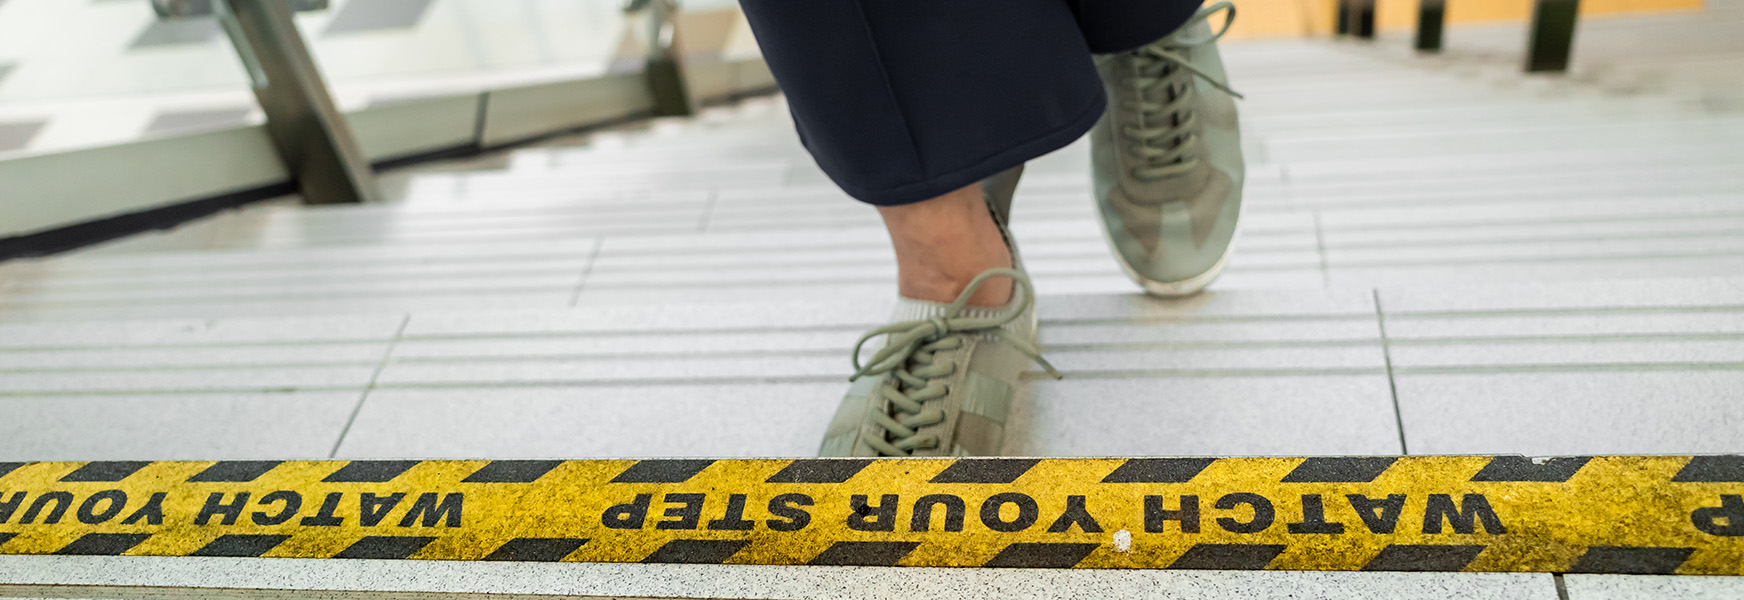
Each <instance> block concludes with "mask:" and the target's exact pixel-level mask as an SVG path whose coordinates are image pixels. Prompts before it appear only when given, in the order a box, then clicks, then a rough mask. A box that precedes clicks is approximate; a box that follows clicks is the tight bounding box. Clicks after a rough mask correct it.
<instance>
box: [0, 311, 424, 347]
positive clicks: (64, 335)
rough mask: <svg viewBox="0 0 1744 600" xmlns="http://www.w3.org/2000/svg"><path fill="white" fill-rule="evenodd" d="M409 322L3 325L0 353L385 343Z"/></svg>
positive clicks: (395, 317)
mask: <svg viewBox="0 0 1744 600" xmlns="http://www.w3.org/2000/svg"><path fill="white" fill-rule="evenodd" d="M403 320H404V317H401V316H399V315H393V316H362V317H314V318H286V317H275V318H254V319H223V320H211V319H178V320H163V321H123V322H108V323H103V322H93V323H17V324H3V325H0V349H30V348H35V349H44V348H73V347H94V348H109V349H113V348H117V347H123V346H175V345H198V344H241V343H263V342H292V343H307V342H343V341H362V340H381V341H386V340H388V339H391V338H393V336H394V332H395V331H397V330H398V329H399V327H400V323H401V322H402V321H403Z"/></svg>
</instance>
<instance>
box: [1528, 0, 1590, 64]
mask: <svg viewBox="0 0 1744 600" xmlns="http://www.w3.org/2000/svg"><path fill="white" fill-rule="evenodd" d="M1579 14H1580V0H1537V2H1535V3H1534V4H1533V8H1532V39H1531V41H1530V42H1529V43H1528V44H1527V50H1526V52H1527V54H1526V72H1528V73H1542V72H1562V71H1567V70H1568V59H1569V55H1570V54H1572V52H1573V50H1574V28H1575V24H1576V22H1577V21H1578V19H1579Z"/></svg>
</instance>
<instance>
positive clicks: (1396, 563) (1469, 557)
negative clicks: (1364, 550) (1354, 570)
mask: <svg viewBox="0 0 1744 600" xmlns="http://www.w3.org/2000/svg"><path fill="white" fill-rule="evenodd" d="M1483 551H1484V547H1483V546H1435V545H1415V544H1393V545H1391V546H1387V547H1385V548H1382V549H1381V553H1380V554H1376V555H1375V557H1374V558H1373V559H1370V560H1369V563H1368V564H1366V565H1363V568H1362V570H1364V571H1463V570H1465V566H1466V565H1469V564H1471V561H1473V560H1476V559H1477V557H1478V553H1479V552H1483Z"/></svg>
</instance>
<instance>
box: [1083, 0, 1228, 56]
mask: <svg viewBox="0 0 1744 600" xmlns="http://www.w3.org/2000/svg"><path fill="white" fill-rule="evenodd" d="M1201 5H1202V3H1201V2H1200V0H1072V12H1073V13H1074V14H1076V15H1077V16H1078V29H1079V30H1080V31H1083V32H1084V41H1085V43H1087V44H1089V46H1090V51H1091V52H1093V53H1096V54H1113V53H1116V52H1125V51H1128V50H1132V49H1134V48H1138V47H1140V46H1144V45H1147V44H1150V43H1151V42H1155V41H1157V40H1160V39H1163V38H1164V37H1166V36H1168V35H1169V34H1171V33H1174V32H1175V30H1176V29H1180V28H1181V26H1182V25H1185V24H1187V20H1188V19H1191V18H1193V13H1196V12H1199V7H1200V6H1201Z"/></svg>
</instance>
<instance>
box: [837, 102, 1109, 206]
mask: <svg viewBox="0 0 1744 600" xmlns="http://www.w3.org/2000/svg"><path fill="white" fill-rule="evenodd" d="M1097 98H1098V102H1096V103H1095V104H1092V105H1090V107H1089V108H1088V110H1085V111H1083V113H1081V114H1080V115H1079V116H1078V117H1077V118H1075V119H1073V120H1072V121H1071V122H1069V123H1068V124H1067V125H1066V126H1064V127H1061V128H1059V129H1056V130H1054V131H1052V132H1049V133H1047V134H1046V135H1043V136H1041V137H1038V138H1035V139H1033V140H1030V141H1028V142H1025V143H1022V144H1018V145H1016V146H1012V147H1009V148H1005V149H1004V150H1001V151H1000V152H998V153H996V154H993V155H992V156H989V157H987V158H986V159H983V160H982V161H980V162H977V163H975V164H974V165H972V166H969V167H967V168H963V169H958V170H956V171H952V172H949V173H944V174H941V175H937V176H934V177H932V178H929V179H927V180H925V181H920V182H915V183H911V184H907V185H902V186H898V187H894V188H887V189H882V190H862V189H853V188H849V187H848V186H846V185H842V182H840V181H837V182H836V185H837V186H840V187H841V188H842V191H844V192H847V193H848V195H849V196H852V197H853V198H854V199H855V200H859V201H861V202H864V203H866V204H871V205H873V206H901V205H904V204H913V203H916V202H922V201H926V200H931V199H933V198H937V197H939V196H943V195H945V194H948V193H951V192H954V191H957V190H960V189H963V188H965V187H968V186H969V185H970V184H972V183H975V182H977V181H981V180H983V179H986V178H988V177H992V176H994V175H998V174H1000V173H1002V172H1004V171H1005V170H1006V169H1010V168H1012V167H1015V166H1018V165H1021V164H1023V163H1026V162H1029V161H1030V160H1031V159H1034V158H1036V157H1039V156H1042V155H1044V154H1047V153H1049V152H1053V151H1055V150H1059V149H1061V148H1064V147H1066V146H1068V145H1070V144H1071V143H1072V142H1075V141H1077V140H1078V138H1080V137H1083V136H1084V134H1085V133H1086V132H1089V131H1090V128H1091V127H1095V126H1096V121H1097V120H1098V119H1101V118H1102V112H1103V111H1104V110H1106V109H1107V105H1108V100H1107V99H1106V98H1105V97H1103V96H1101V95H1098V96H1097Z"/></svg>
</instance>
